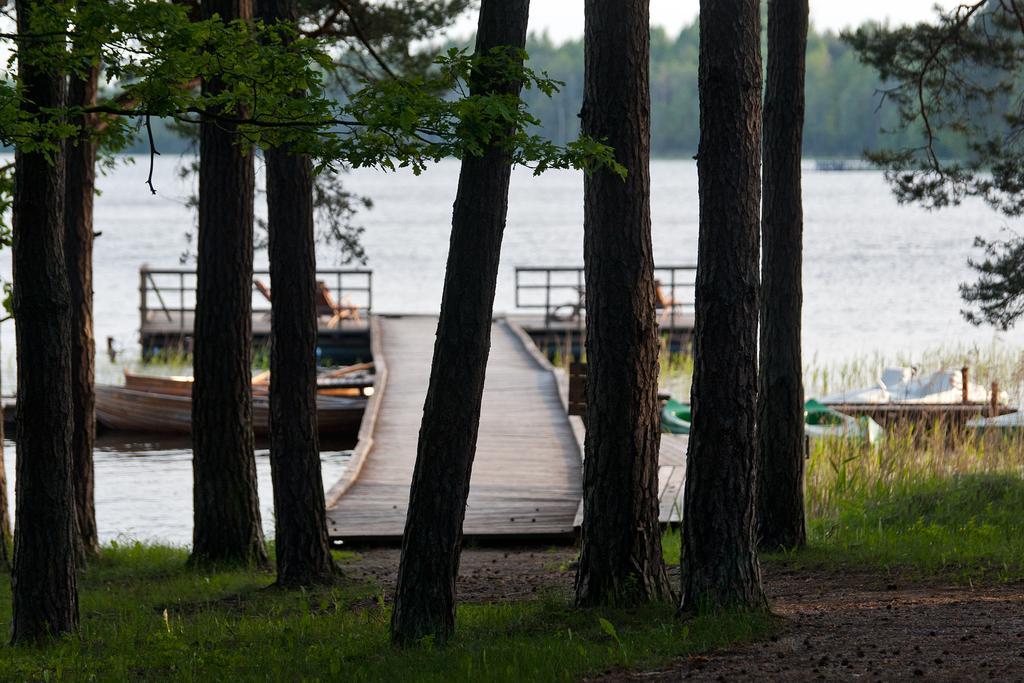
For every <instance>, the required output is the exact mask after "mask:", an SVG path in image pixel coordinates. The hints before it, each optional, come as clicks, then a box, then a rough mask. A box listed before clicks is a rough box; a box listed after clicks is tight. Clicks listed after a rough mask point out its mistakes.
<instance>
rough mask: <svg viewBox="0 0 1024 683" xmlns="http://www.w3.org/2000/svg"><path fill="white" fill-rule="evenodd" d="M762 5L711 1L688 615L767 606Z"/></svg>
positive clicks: (686, 535)
mask: <svg viewBox="0 0 1024 683" xmlns="http://www.w3.org/2000/svg"><path fill="white" fill-rule="evenodd" d="M760 28H761V18H760V13H759V2H758V1H757V0H702V1H701V4H700V69H699V81H698V82H699V88H700V130H701V139H700V149H699V152H698V158H697V171H698V178H699V195H700V233H699V241H698V253H697V287H696V302H697V308H696V329H695V330H694V372H693V389H692V399H691V402H692V404H693V422H692V429H691V431H690V446H689V450H688V452H687V456H686V489H685V494H684V498H683V531H682V579H683V580H682V584H683V599H682V610H683V611H684V612H687V613H693V612H698V611H704V610H714V609H719V608H722V607H730V606H733V607H751V608H761V607H764V606H765V605H766V603H765V598H764V593H763V590H762V588H761V572H760V568H759V566H758V562H757V554H756V552H755V547H754V534H753V530H754V528H753V527H754V510H755V500H754V493H755V487H756V483H755V469H756V468H755V465H756V460H755V457H756V442H755V439H756V434H755V428H754V418H755V409H756V405H755V404H756V396H757V315H758V307H757V306H758V303H757V300H758V237H759V234H758V230H759V226H760V217H759V211H760V175H759V172H760V143H761V139H760V133H761V50H760Z"/></svg>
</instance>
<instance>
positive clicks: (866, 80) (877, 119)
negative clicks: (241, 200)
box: [129, 23, 956, 158]
mask: <svg viewBox="0 0 1024 683" xmlns="http://www.w3.org/2000/svg"><path fill="white" fill-rule="evenodd" d="M467 44H468V40H467ZM526 50H527V53H528V54H529V56H530V64H531V66H532V67H533V68H534V69H535V70H537V71H546V72H548V73H549V74H550V75H551V77H552V78H556V79H558V80H560V81H562V82H564V83H565V86H564V87H563V88H562V92H560V93H559V94H557V95H555V96H554V97H552V98H548V97H546V96H545V95H543V94H542V93H539V92H537V91H529V90H528V91H525V92H524V93H523V99H524V100H525V101H526V102H527V103H528V104H529V106H530V111H531V112H532V113H533V114H534V115H535V116H536V117H537V118H539V119H540V120H541V121H542V122H543V124H544V125H543V129H542V133H543V134H544V135H545V136H546V137H549V138H550V139H551V140H552V141H554V142H555V143H557V144H564V143H565V142H567V141H568V140H570V139H574V138H575V137H576V136H577V135H578V134H579V116H578V115H579V111H580V104H581V103H582V101H583V39H582V37H581V38H579V39H577V40H572V41H569V42H566V43H562V44H555V43H554V42H553V41H552V40H551V39H550V38H549V37H548V36H546V35H543V34H542V35H531V36H530V38H529V40H528V41H527V45H526ZM697 54H698V31H697V25H696V24H695V23H694V24H691V25H690V26H687V27H686V28H684V29H683V30H682V31H680V33H679V35H677V36H675V37H673V36H671V35H669V34H668V33H667V32H666V31H665V30H664V29H663V28H661V27H654V28H652V29H651V119H652V131H651V152H652V154H653V155H654V156H658V157H684V158H689V157H692V156H693V155H694V154H695V153H696V151H697V139H698V133H699V117H698V114H697V112H698V101H697ZM880 86H881V84H880V83H879V81H878V75H877V73H876V72H875V71H874V70H873V69H871V68H870V67H867V66H865V65H863V64H861V63H860V61H858V59H857V55H856V53H854V51H853V50H852V48H850V46H849V45H847V44H846V43H845V42H844V41H843V39H842V38H841V37H840V36H839V35H837V34H835V33H832V32H828V31H826V32H819V31H816V30H814V28H813V27H812V28H811V31H810V34H809V36H808V44H807V115H806V123H805V127H804V156H805V157H808V158H826V157H838V158H859V157H861V156H862V155H863V153H864V150H866V149H875V148H878V147H881V146H886V147H897V146H899V147H901V146H904V145H905V144H906V143H907V142H908V135H909V133H908V132H907V131H906V130H903V131H900V132H899V133H887V132H885V131H886V130H890V129H895V128H897V125H896V124H897V116H896V110H895V108H894V107H882V108H881V109H879V106H878V105H879V101H880V94H879V92H878V91H879V88H880ZM154 133H155V135H156V146H157V149H159V150H160V151H161V152H165V153H166V152H170V153H176V152H182V151H185V150H186V149H187V148H188V146H189V143H188V142H187V141H186V140H184V139H182V138H180V137H178V136H177V134H176V133H175V132H174V131H173V130H171V129H170V128H169V127H166V126H163V125H160V126H154ZM148 149H149V148H148V146H147V144H146V140H145V137H144V136H141V135H140V136H139V137H138V139H137V140H136V143H135V145H134V146H133V147H132V148H130V149H129V151H131V152H136V153H141V152H147V151H148ZM947 151H948V150H947ZM953 156H956V154H955V153H954V154H953Z"/></svg>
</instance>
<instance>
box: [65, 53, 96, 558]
mask: <svg viewBox="0 0 1024 683" xmlns="http://www.w3.org/2000/svg"><path fill="white" fill-rule="evenodd" d="M98 79H99V69H98V68H97V67H93V68H91V69H89V71H88V73H87V74H86V76H85V77H79V76H77V75H72V76H71V77H70V87H69V89H68V100H69V102H70V103H71V104H72V105H82V106H88V105H93V104H96V90H97V82H98ZM94 118H95V117H94V116H91V115H81V116H79V117H78V118H77V120H75V121H73V123H75V124H76V125H78V126H80V127H82V129H83V131H84V132H83V133H82V135H81V136H79V138H78V139H77V140H73V141H72V142H70V143H69V144H68V146H67V158H66V164H67V177H66V180H65V182H66V197H67V200H66V204H65V211H66V215H65V225H66V232H65V235H64V252H65V254H66V257H67V268H68V281H69V283H70V285H71V394H72V415H73V420H74V430H73V432H72V439H71V454H72V461H71V462H72V467H71V471H72V482H73V485H74V488H75V510H76V513H77V515H76V518H77V523H78V536H77V541H78V542H77V550H78V553H79V561H80V566H84V564H85V561H86V560H87V559H88V558H89V557H91V556H95V555H97V554H98V553H99V550H100V542H99V535H98V532H97V529H96V505H95V502H94V499H93V486H94V477H93V463H92V449H93V443H94V442H95V440H96V390H95V381H96V370H95V366H96V342H95V339H94V337H93V324H92V241H93V220H92V207H93V196H94V194H95V191H96V142H95V141H94V140H93V139H92V138H91V136H90V134H89V132H88V128H90V127H91V126H92V125H93V120H94Z"/></svg>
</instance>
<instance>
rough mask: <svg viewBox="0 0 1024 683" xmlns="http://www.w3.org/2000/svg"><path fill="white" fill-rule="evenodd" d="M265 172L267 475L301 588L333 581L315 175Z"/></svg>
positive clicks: (271, 16)
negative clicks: (321, 411) (322, 415)
mask: <svg viewBox="0 0 1024 683" xmlns="http://www.w3.org/2000/svg"><path fill="white" fill-rule="evenodd" d="M257 11H258V14H259V18H260V19H262V20H263V21H264V22H266V23H267V24H268V25H269V24H272V23H275V22H278V21H296V20H297V16H298V8H297V6H296V3H295V2H294V0H260V2H259V4H258V6H257ZM299 96H301V93H300V94H299ZM266 168H267V209H268V222H267V225H268V229H269V233H270V245H269V250H270V282H271V287H272V293H271V307H272V309H273V317H272V320H271V344H270V471H271V476H272V478H273V481H274V521H275V529H276V536H275V550H276V553H275V554H276V559H277V582H278V584H280V585H283V586H306V585H310V584H314V583H319V582H324V581H330V580H331V579H333V577H334V575H335V567H334V561H333V560H332V559H331V549H330V543H329V539H328V535H327V514H326V510H325V503H324V484H323V475H322V472H321V469H320V445H319V441H318V438H317V421H316V345H317V313H316V243H315V238H314V235H313V167H312V162H311V161H310V159H309V157H308V156H303V155H295V154H289V153H288V151H287V149H269V150H267V151H266Z"/></svg>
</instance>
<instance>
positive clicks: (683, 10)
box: [452, 0, 957, 42]
mask: <svg viewBox="0 0 1024 683" xmlns="http://www.w3.org/2000/svg"><path fill="white" fill-rule="evenodd" d="M810 2H811V22H812V23H813V24H814V26H815V27H816V28H818V29H819V30H820V29H831V30H833V31H837V30H839V29H842V28H846V27H847V26H856V25H859V24H860V23H861V22H863V21H865V20H868V19H874V20H878V21H884V20H888V21H889V22H890V23H892V24H905V23H912V22H915V21H921V20H926V19H929V18H930V17H931V16H933V15H932V8H933V7H934V6H935V4H936V3H938V4H939V5H942V6H944V7H951V6H953V5H955V4H956V2H957V0H810ZM699 4H700V3H699V1H698V0H651V23H652V24H660V25H662V26H664V27H666V28H667V29H668V31H669V33H670V34H674V33H677V32H678V31H679V29H680V28H681V27H682V26H684V25H686V24H688V23H690V22H692V21H693V20H694V18H695V17H696V16H697V10H698V7H699ZM475 27H476V15H475V12H471V13H470V14H469V15H467V16H466V17H464V18H463V19H462V20H460V22H459V23H458V24H457V25H456V27H455V28H454V30H453V31H452V34H453V35H467V34H469V33H471V32H472V31H473V30H474V28H475ZM530 30H531V31H535V32H537V33H540V32H542V31H545V30H547V31H548V33H549V34H550V35H551V37H552V39H554V40H555V41H556V42H561V41H564V40H567V39H570V38H577V37H579V36H581V35H583V0H532V2H531V3H530Z"/></svg>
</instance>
